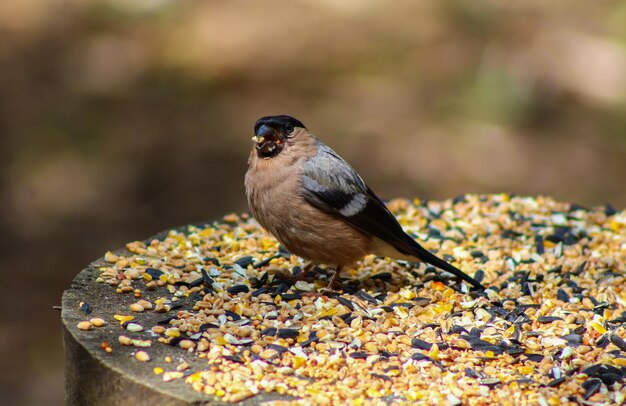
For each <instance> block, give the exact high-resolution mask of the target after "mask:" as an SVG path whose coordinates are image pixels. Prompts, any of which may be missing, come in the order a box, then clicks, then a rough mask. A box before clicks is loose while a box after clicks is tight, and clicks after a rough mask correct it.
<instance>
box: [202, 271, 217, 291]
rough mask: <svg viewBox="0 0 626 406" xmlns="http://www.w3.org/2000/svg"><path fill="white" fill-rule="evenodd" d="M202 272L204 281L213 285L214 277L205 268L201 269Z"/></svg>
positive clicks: (209, 285) (208, 284) (210, 285)
mask: <svg viewBox="0 0 626 406" xmlns="http://www.w3.org/2000/svg"><path fill="white" fill-rule="evenodd" d="M200 273H201V274H202V279H204V283H205V284H206V285H207V286H208V287H212V285H213V283H214V282H215V281H214V280H213V278H211V277H210V276H209V274H208V273H207V272H206V271H205V270H204V269H201V270H200Z"/></svg>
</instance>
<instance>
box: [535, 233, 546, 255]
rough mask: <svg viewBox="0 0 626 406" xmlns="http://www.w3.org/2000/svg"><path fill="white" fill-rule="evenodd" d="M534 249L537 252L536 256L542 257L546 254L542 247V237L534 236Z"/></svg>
mask: <svg viewBox="0 0 626 406" xmlns="http://www.w3.org/2000/svg"><path fill="white" fill-rule="evenodd" d="M535 249H536V250H537V254H539V255H543V254H545V253H546V249H545V248H544V246H543V237H542V236H541V235H539V234H536V235H535Z"/></svg>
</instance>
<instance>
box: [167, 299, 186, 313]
mask: <svg viewBox="0 0 626 406" xmlns="http://www.w3.org/2000/svg"><path fill="white" fill-rule="evenodd" d="M184 306H185V304H184V303H181V302H180V301H178V302H176V303H174V304H172V305H170V311H172V310H176V309H180V308H181V307H184Z"/></svg>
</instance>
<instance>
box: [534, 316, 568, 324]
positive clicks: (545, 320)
mask: <svg viewBox="0 0 626 406" xmlns="http://www.w3.org/2000/svg"><path fill="white" fill-rule="evenodd" d="M558 320H563V319H562V318H560V317H556V316H542V317H539V318H538V319H537V321H538V322H539V323H552V322H553V321H558Z"/></svg>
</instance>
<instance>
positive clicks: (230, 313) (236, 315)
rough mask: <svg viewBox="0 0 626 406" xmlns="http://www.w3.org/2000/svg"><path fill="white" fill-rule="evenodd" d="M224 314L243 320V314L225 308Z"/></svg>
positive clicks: (234, 319)
mask: <svg viewBox="0 0 626 406" xmlns="http://www.w3.org/2000/svg"><path fill="white" fill-rule="evenodd" d="M224 314H225V315H226V317H231V318H232V319H233V321H238V320H241V316H240V315H238V314H237V313H235V312H231V311H230V310H224Z"/></svg>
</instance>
